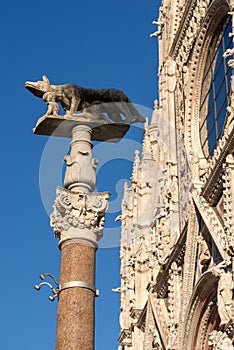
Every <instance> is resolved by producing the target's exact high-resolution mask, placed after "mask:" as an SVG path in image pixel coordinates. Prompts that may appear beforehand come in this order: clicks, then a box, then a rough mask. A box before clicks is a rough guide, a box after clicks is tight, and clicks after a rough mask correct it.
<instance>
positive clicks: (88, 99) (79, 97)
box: [25, 76, 145, 123]
mask: <svg viewBox="0 0 234 350" xmlns="http://www.w3.org/2000/svg"><path fill="white" fill-rule="evenodd" d="M25 87H26V88H27V89H28V90H29V91H31V92H32V93H33V94H34V95H35V96H37V97H41V98H43V95H44V94H45V93H48V92H51V93H53V94H54V98H55V101H56V102H59V103H60V104H61V106H62V107H63V109H64V110H65V111H66V113H67V114H74V113H76V112H77V111H83V110H88V111H91V112H94V111H96V112H97V113H107V114H108V116H109V118H110V119H111V120H112V121H114V122H123V121H124V122H127V123H136V122H141V123H143V122H144V121H145V118H144V117H143V116H142V115H141V114H140V113H139V112H138V111H137V109H136V108H135V107H134V106H133V104H132V102H131V100H130V99H129V98H128V97H127V96H126V94H125V93H124V92H123V91H121V90H117V89H88V88H84V87H81V86H78V85H75V84H64V85H51V84H50V82H49V79H48V78H47V77H46V76H43V80H42V81H37V82H26V83H25ZM122 116H124V117H125V120H123V118H122Z"/></svg>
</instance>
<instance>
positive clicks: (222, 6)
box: [185, 0, 230, 158]
mask: <svg viewBox="0 0 234 350" xmlns="http://www.w3.org/2000/svg"><path fill="white" fill-rule="evenodd" d="M229 11H230V6H229V4H228V2H227V1H226V0H215V1H213V2H212V4H211V5H210V6H209V8H208V10H207V13H206V16H205V18H204V20H203V23H202V25H201V29H200V32H199V33H198V36H197V39H196V42H195V45H194V48H193V53H192V55H191V64H190V73H189V79H188V82H189V83H188V87H187V103H186V106H185V139H186V147H187V154H190V153H191V152H195V153H196V154H197V155H198V156H199V157H201V158H203V157H204V154H203V150H202V147H201V141H200V132H199V125H200V113H199V109H200V99H201V85H202V78H203V72H204V69H205V65H206V60H207V55H208V50H209V47H210V44H211V40H212V37H213V35H214V33H215V31H216V30H217V28H218V26H219V24H220V22H221V21H222V19H223V18H224V16H225V15H227V13H228V12H229Z"/></svg>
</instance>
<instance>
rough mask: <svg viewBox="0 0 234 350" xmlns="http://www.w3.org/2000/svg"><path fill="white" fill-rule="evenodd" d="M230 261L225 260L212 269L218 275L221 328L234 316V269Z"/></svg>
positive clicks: (218, 305) (218, 303)
mask: <svg viewBox="0 0 234 350" xmlns="http://www.w3.org/2000/svg"><path fill="white" fill-rule="evenodd" d="M228 265H230V262H227V261H223V262H222V263H220V264H219V265H217V266H215V267H214V268H213V269H212V273H213V274H214V276H216V277H218V288H217V307H218V313H219V317H220V328H222V327H223V326H225V325H227V324H228V323H229V322H231V321H232V319H233V317H234V308H233V289H234V288H233V280H232V271H231V269H230V268H228Z"/></svg>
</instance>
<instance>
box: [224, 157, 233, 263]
mask: <svg viewBox="0 0 234 350" xmlns="http://www.w3.org/2000/svg"><path fill="white" fill-rule="evenodd" d="M223 195H224V231H225V234H226V236H227V245H228V253H229V254H230V255H231V256H232V257H233V256H234V237H233V229H234V157H233V154H229V155H228V156H227V158H226V163H225V164H224V175H223Z"/></svg>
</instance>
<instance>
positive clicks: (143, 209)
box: [118, 0, 234, 350]
mask: <svg viewBox="0 0 234 350" xmlns="http://www.w3.org/2000/svg"><path fill="white" fill-rule="evenodd" d="M233 21H234V1H233V0H163V3H162V5H161V7H160V10H159V18H158V19H157V20H155V21H154V24H155V25H156V26H157V29H156V31H155V33H153V34H152V35H151V36H152V37H156V40H158V46H159V68H158V76H159V87H158V90H159V101H155V106H154V112H153V114H152V119H151V122H150V123H149V122H148V121H147V122H146V123H145V127H144V142H143V147H142V154H141V155H140V154H139V152H138V151H137V152H136V154H135V159H134V163H133V171H132V177H131V183H130V185H129V186H128V185H126V186H125V189H124V197H123V202H122V215H121V220H122V234H121V250H120V260H121V271H120V275H121V285H120V288H119V289H118V292H119V293H120V300H121V303H120V327H121V331H120V336H119V343H120V345H119V350H142V349H144V350H151V349H152V350H153V349H155V350H156V349H160V350H182V349H184V350H206V349H215V350H217V349H220V350H221V349H222V350H231V349H234V346H233V343H234V305H233V290H234V235H233V224H234V222H233V220H234V215H233V206H234V156H233V150H234V148H233V146H234V77H233V68H234V58H233V54H234V48H233V40H234V24H233V23H234V22H233Z"/></svg>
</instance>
